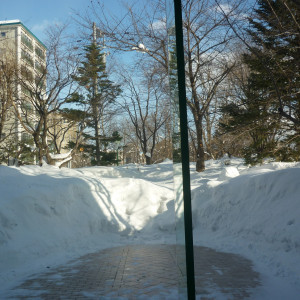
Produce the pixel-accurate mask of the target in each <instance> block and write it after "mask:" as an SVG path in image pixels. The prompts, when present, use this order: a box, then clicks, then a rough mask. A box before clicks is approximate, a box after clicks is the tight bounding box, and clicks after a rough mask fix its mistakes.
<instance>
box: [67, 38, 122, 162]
mask: <svg viewBox="0 0 300 300" xmlns="http://www.w3.org/2000/svg"><path fill="white" fill-rule="evenodd" d="M84 50H85V60H84V61H82V62H81V66H80V67H79V68H78V74H77V75H76V76H73V78H74V80H75V81H77V82H78V84H79V86H80V87H82V90H83V91H84V92H83V93H81V94H80V93H75V94H73V95H72V97H70V99H69V100H68V102H69V103H72V104H76V105H77V108H76V109H74V108H72V109H68V110H66V109H65V110H64V113H65V115H67V116H68V117H69V118H71V119H72V118H84V121H85V123H86V127H87V130H86V131H85V132H84V134H83V136H84V139H85V143H84V145H82V148H83V149H84V151H85V152H88V153H89V155H90V158H91V163H92V165H107V164H109V163H110V162H112V163H114V162H115V156H114V155H113V154H112V153H110V154H108V153H107V151H103V149H104V150H105V149H106V146H107V144H108V143H112V142H115V141H117V140H119V139H120V137H119V136H116V135H114V136H106V134H105V132H104V114H105V112H106V109H107V106H108V105H109V104H111V103H113V102H114V101H115V100H116V98H117V96H118V95H119V94H120V93H121V89H120V86H119V85H116V84H114V83H113V82H112V81H110V80H109V79H108V74H107V72H106V63H105V54H104V53H102V52H101V49H100V47H99V46H98V45H96V44H95V43H92V44H91V45H89V46H86V47H85V48H84Z"/></svg>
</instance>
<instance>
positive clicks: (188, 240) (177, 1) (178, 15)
mask: <svg viewBox="0 0 300 300" xmlns="http://www.w3.org/2000/svg"><path fill="white" fill-rule="evenodd" d="M174 9H175V28H176V29H175V30H176V53H177V68H178V94H179V112H180V132H181V154H182V177H183V201H184V227H185V249H186V273H187V293H188V299H189V300H194V299H195V271H194V243H193V225H192V204H191V202H192V201H191V187H190V166H189V141H188V127H187V105H186V87H185V63H184V45H183V30H182V8H181V0H174Z"/></svg>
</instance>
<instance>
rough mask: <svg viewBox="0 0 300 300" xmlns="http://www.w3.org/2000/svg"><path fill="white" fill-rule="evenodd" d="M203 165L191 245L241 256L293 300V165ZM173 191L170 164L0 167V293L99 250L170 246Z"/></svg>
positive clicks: (195, 188)
mask: <svg viewBox="0 0 300 300" xmlns="http://www.w3.org/2000/svg"><path fill="white" fill-rule="evenodd" d="M206 167H207V169H206V171H205V172H203V173H200V174H199V173H196V172H195V171H191V186H192V206H193V221H194V241H195V244H198V245H204V246H208V247H213V248H215V249H218V250H222V251H229V252H235V253H239V254H242V255H245V256H247V257H248V258H250V259H252V260H253V262H254V265H255V267H256V268H257V269H258V271H259V272H261V273H262V274H263V275H264V277H265V278H264V280H265V281H266V282H267V281H269V285H268V288H269V290H270V291H275V294H276V291H277V290H278V289H279V288H277V290H276V289H275V287H276V286H275V282H276V285H278V287H280V289H286V290H289V291H291V295H292V297H291V296H289V298H290V299H297V298H296V297H295V298H293V295H297V293H298V292H299V293H300V291H299V288H298V287H297V286H300V271H299V270H300V234H299V232H300V218H299V213H300V184H299V178H300V164H295V163H294V164H292V163H270V164H266V165H263V166H258V167H254V168H247V167H246V166H244V165H243V163H242V161H241V160H238V159H234V160H232V162H231V165H230V166H226V165H224V162H223V161H222V160H220V161H208V162H206ZM191 169H192V170H193V169H194V166H193V164H192V167H191ZM172 189H173V181H172V164H171V163H170V162H165V163H162V164H157V165H152V166H136V165H128V166H121V167H93V168H82V169H58V168H56V167H50V166H44V167H42V168H41V167H37V166H26V167H20V168H16V167H5V166H0V191H1V193H0V270H1V273H0V286H3V287H7V286H8V284H9V282H10V283H11V284H13V283H14V280H15V279H18V278H21V277H22V276H23V275H24V274H25V273H26V272H27V273H30V272H32V271H34V270H35V269H39V268H42V267H44V268H45V267H46V266H48V265H53V264H58V263H60V262H63V261H64V260H66V259H68V258H71V257H75V256H79V255H82V254H84V253H87V252H92V251H97V250H99V249H102V248H107V247H113V246H117V245H122V244H128V243H174V242H175V232H174V202H173V201H172V199H173V190H172ZM276 280H277V281H276ZM283 281H285V282H286V283H291V284H292V287H291V286H287V285H286V284H282V282H283ZM278 282H280V284H281V285H279V284H278ZM263 293H264V291H262V292H261V295H263ZM261 295H260V296H261ZM266 295H269V297H270V295H271V294H270V292H267V293H266ZM282 295H284V296H285V295H287V294H282ZM272 297H273V296H272ZM280 297H281V296H280V295H279V296H278V297H277V298H278V299H280ZM281 298H282V297H281ZM285 298H286V297H285ZM256 299H260V297H259V296H257V297H256Z"/></svg>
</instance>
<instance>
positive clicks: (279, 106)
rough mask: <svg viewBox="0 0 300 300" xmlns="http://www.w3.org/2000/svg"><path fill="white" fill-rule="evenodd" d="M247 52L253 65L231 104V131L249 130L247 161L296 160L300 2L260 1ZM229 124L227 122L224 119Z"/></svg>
mask: <svg viewBox="0 0 300 300" xmlns="http://www.w3.org/2000/svg"><path fill="white" fill-rule="evenodd" d="M255 13H256V14H255V17H254V18H251V19H250V20H249V21H250V24H251V28H250V29H249V30H248V33H249V35H250V37H251V41H252V45H253V46H252V45H250V43H247V45H248V50H249V52H248V53H246V54H244V55H243V62H244V63H245V64H246V65H247V67H248V69H249V73H250V74H249V77H248V82H247V86H246V87H245V88H244V90H243V92H244V97H243V98H244V99H243V100H242V101H241V102H240V103H234V104H230V105H228V106H226V107H225V108H224V109H223V112H224V113H225V114H227V115H228V116H229V121H228V123H227V124H226V126H225V127H227V130H232V129H235V130H238V129H244V130H247V132H248V133H249V135H250V137H251V138H252V141H251V143H250V145H249V146H248V147H247V148H246V149H245V151H244V156H245V159H246V162H247V163H251V164H255V163H258V162H261V161H262V160H263V159H264V158H265V157H273V158H274V159H277V160H295V159H297V157H299V155H300V130H299V129H300V128H299V126H300V94H299V88H300V72H299V70H300V27H299V22H298V20H299V16H300V5H299V4H297V2H296V1H293V0H285V1H283V0H259V1H258V8H257V9H256V10H255ZM223 125H224V124H223Z"/></svg>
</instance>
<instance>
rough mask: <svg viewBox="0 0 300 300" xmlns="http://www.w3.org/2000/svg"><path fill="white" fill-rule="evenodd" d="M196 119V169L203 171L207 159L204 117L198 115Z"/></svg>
mask: <svg viewBox="0 0 300 300" xmlns="http://www.w3.org/2000/svg"><path fill="white" fill-rule="evenodd" d="M194 119H195V125H196V134H197V140H196V151H197V153H196V156H197V158H196V171H197V172H203V171H204V170H205V159H204V146H203V127H202V118H201V117H199V116H197V117H196V118H194Z"/></svg>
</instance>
